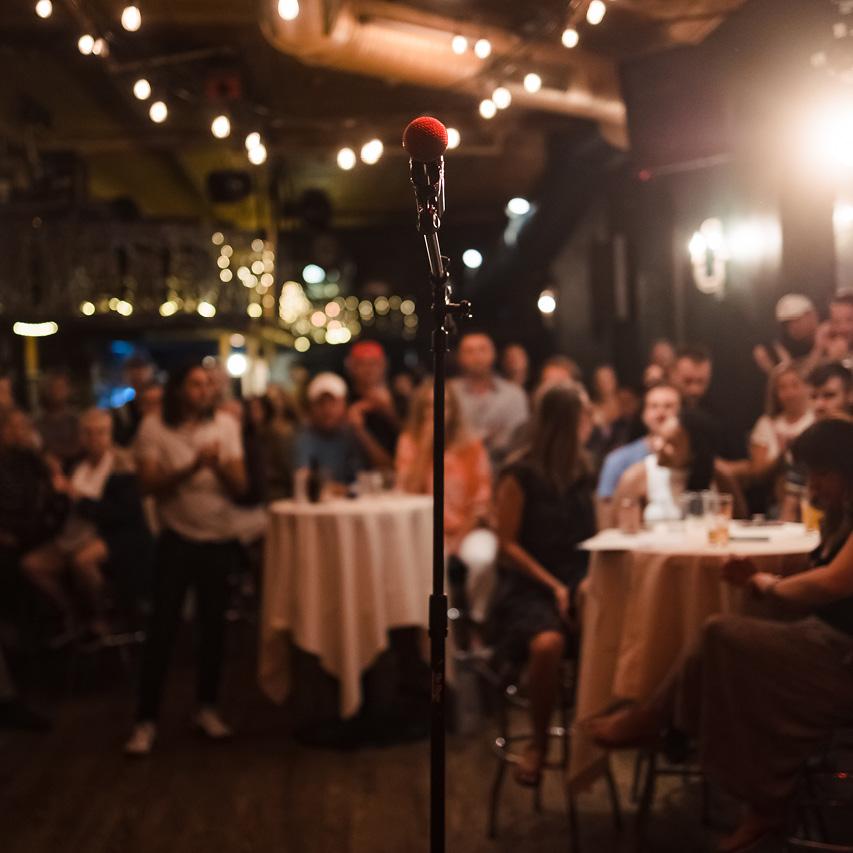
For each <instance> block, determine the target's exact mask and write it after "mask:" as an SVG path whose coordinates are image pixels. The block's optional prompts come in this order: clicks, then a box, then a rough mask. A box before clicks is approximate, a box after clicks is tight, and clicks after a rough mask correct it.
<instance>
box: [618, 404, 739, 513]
mask: <svg viewBox="0 0 853 853" xmlns="http://www.w3.org/2000/svg"><path fill="white" fill-rule="evenodd" d="M655 444H656V448H655V453H654V454H652V455H649V456H646V457H645V458H644V459H643V460H642V461H641V462H637V463H635V464H634V465H632V466H631V467H630V468H629V469H628V470H627V471H626V472H625V473H624V474H623V475H622V478H621V480H620V481H619V486H618V487H617V489H616V492H615V493H614V495H613V502H612V504H611V512H610V519H609V526H613V525H614V524H615V523H616V521H617V517H618V509H619V507H621V506H623V504H624V503H625V502H626V501H637V500H639V501H640V502H641V503H642V504H643V506H644V509H643V519H644V521H645V523H646V524H650V525H651V524H655V523H657V522H659V521H671V520H674V519H678V518H681V509H680V507H679V498H680V496H681V495H682V494H684V493H685V492H702V491H706V490H707V489H710V488H711V487H712V486H714V487H716V488H717V490H718V491H720V492H725V493H728V494H731V495H732V496H733V497H734V501H735V515H736V517H738V518H743V516H744V515H745V512H746V508H745V504H744V502H743V497H742V495H741V492H740V489H739V488H738V486H737V483H736V482H735V481H734V480H733V479H732V478H731V477H730V476H729V475H728V474H727V473H726V472H725V470H722V469H720V468H719V466H716V465H715V461H716V460H715V453H714V441H713V433H712V430H711V426H710V424H709V423H708V420H707V419H706V418H705V416H704V415H703V414H702V413H700V412H697V411H695V410H691V409H686V410H682V411H681V414H680V415H679V417H678V418H671V419H670V420H669V421H667V423H665V424H664V425H663V426H662V427H661V428H660V432H659V435H658V436H656V441H655Z"/></svg>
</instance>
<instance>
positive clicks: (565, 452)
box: [489, 385, 595, 785]
mask: <svg viewBox="0 0 853 853" xmlns="http://www.w3.org/2000/svg"><path fill="white" fill-rule="evenodd" d="M584 417H588V415H587V414H586V413H585V412H584V405H583V399H582V397H581V395H580V394H579V392H578V390H577V389H576V387H575V386H574V385H557V386H554V387H552V388H550V389H549V390H547V391H546V392H545V393H544V394H543V395H542V397H541V398H540V399H539V401H538V404H537V406H536V409H535V412H534V415H533V421H532V424H531V429H530V432H529V441H528V444H527V446H526V447H525V448H524V449H523V450H521V451H520V452H519V453H518V454H516V455H515V457H513V458H512V459H510V461H509V463H508V465H507V467H506V468H505V469H504V471H503V472H502V475H501V478H500V482H499V485H498V489H497V526H498V530H497V532H498V536H499V538H500V543H501V552H500V553H501V557H500V574H501V580H500V584H499V587H498V591H497V594H496V596H495V600H494V602H493V605H492V609H491V613H490V618H489V623H490V627H491V633H492V636H493V639H494V641H495V645H496V648H497V653H498V655H499V656H501V657H502V658H504V659H506V660H509V661H511V662H513V663H516V664H521V663H523V662H524V661H528V682H529V691H530V703H531V716H532V720H533V733H534V734H533V740H532V742H531V744H530V747H529V748H528V750H527V752H526V754H525V757H524V760H523V761H522V762H521V763H520V764H519V765H518V768H517V771H516V778H517V780H518V781H519V782H521V783H522V784H527V785H536V784H538V782H539V778H540V775H541V770H542V764H543V762H544V760H545V754H546V751H547V746H548V725H549V722H550V718H551V713H552V711H553V709H554V702H555V699H556V696H557V690H558V688H559V678H560V665H561V662H562V659H563V653H564V650H565V646H566V640H567V637H566V631H567V628H568V627H569V626H570V625H571V624H573V622H574V618H573V617H574V599H575V592H576V590H577V588H578V586H579V584H580V582H581V581H582V580H583V578H584V576H585V574H586V557H585V555H584V554H583V553H582V552H580V551H578V549H577V545H578V543H580V542H582V541H583V540H584V539H587V538H588V537H590V536H592V535H593V534H594V533H595V513H594V509H593V502H592V490H593V482H592V477H591V475H590V473H589V469H588V467H587V464H586V461H585V459H584V457H583V451H582V449H581V441H580V432H581V427H582V419H583V418H584Z"/></svg>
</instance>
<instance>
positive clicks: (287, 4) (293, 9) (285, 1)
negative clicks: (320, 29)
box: [278, 0, 299, 21]
mask: <svg viewBox="0 0 853 853" xmlns="http://www.w3.org/2000/svg"><path fill="white" fill-rule="evenodd" d="M278 16H279V17H280V18H281V19H282V20H283V21H295V20H296V19H297V18H298V17H299V0H278Z"/></svg>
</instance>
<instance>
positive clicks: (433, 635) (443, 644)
mask: <svg viewBox="0 0 853 853" xmlns="http://www.w3.org/2000/svg"><path fill="white" fill-rule="evenodd" d="M410 170H411V176H412V184H413V186H414V188H415V196H416V198H417V205H418V231H419V232H420V233H421V234H422V235H423V238H424V242H425V244H426V250H427V257H428V258H429V270H430V282H431V284H432V353H433V385H432V387H433V445H432V491H433V510H432V530H433V534H432V537H433V538H432V595H430V599H429V638H430V669H431V672H432V689H431V692H430V696H431V699H430V851H431V853H444V848H445V786H446V783H445V775H446V774H445V763H446V762H445V731H446V704H447V703H446V684H445V655H446V648H447V595H446V594H445V591H444V389H445V384H446V367H445V356H446V354H447V338H448V328H447V325H448V320H449V319H450V318H451V317H467V316H469V315H470V309H471V306H470V304H469V303H468V302H466V301H464V300H463V301H462V302H459V303H455V302H451V301H450V297H451V288H450V273H449V272H448V259H447V258H445V257H443V256H442V254H441V248H440V246H439V243H438V232H439V229H440V228H441V216H442V214H443V213H444V158H443V157H440V158H439V159H438V160H436V161H434V162H432V163H421V162H419V161H417V160H412V161H410Z"/></svg>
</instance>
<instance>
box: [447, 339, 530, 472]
mask: <svg viewBox="0 0 853 853" xmlns="http://www.w3.org/2000/svg"><path fill="white" fill-rule="evenodd" d="M494 365H495V345H494V344H493V343H492V339H491V338H490V337H489V336H488V335H486V334H484V333H483V332H468V333H466V334H465V335H463V336H462V340H461V341H460V342H459V367H460V370H461V374H462V375H461V376H459V377H458V378H457V379H454V380H452V381H451V383H450V384H451V385H452V387H453V389H454V391H455V392H456V394H457V395H458V398H459V403H460V405H461V408H462V415H463V417H464V419H465V422H466V423H468V424H470V426H471V428H472V429H473V430H474V432H475V433H476V434H477V435H478V436H479V437H480V438H481V439H482V441H483V443H484V444H485V446H486V450H488V452H489V457H490V458H491V460H492V466H493V469H495V470H497V468H498V467H499V466H500V465H501V463H502V462H503V459H504V456H505V454H506V452H507V449H508V447H509V445H510V441H511V439H512V437H513V434H514V432H515V430H516V429H517V428H518V427H519V426H520V425H521V424H523V423H524V422H525V421H526V420H527V416H528V405H527V396H526V395H525V393H524V391H522V390H521V388H519V387H518V386H517V385H513V384H512V383H511V382H508V381H507V380H506V379H502V378H501V377H500V376H497V375H496V374H495V373H494Z"/></svg>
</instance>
